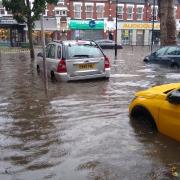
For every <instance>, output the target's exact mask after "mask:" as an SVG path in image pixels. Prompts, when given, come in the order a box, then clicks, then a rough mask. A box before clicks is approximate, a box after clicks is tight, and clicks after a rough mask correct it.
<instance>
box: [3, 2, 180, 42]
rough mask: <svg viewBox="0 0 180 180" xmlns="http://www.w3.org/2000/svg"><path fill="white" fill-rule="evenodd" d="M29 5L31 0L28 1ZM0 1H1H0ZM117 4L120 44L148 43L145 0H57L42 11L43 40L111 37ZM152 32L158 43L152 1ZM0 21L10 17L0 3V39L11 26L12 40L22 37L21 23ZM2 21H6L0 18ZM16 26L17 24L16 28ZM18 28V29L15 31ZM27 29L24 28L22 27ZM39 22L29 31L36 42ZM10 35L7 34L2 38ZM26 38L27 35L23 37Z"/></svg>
mask: <svg viewBox="0 0 180 180" xmlns="http://www.w3.org/2000/svg"><path fill="white" fill-rule="evenodd" d="M30 1H31V4H32V3H33V0H30ZM0 2H1V1H0ZM116 5H117V9H118V11H117V14H118V16H117V29H118V31H117V39H118V43H121V44H124V45H126V44H127V45H149V44H150V43H151V36H152V9H153V0H149V1H148V3H145V1H144V0H118V3H117V4H116V0H59V2H58V4H57V5H56V6H54V5H47V9H46V11H45V13H44V22H45V23H44V26H45V27H44V28H45V35H46V42H48V41H50V40H52V39H76V38H81V39H102V38H110V35H112V37H111V38H113V39H114V38H115V22H116V21H115V19H116ZM175 15H176V22H177V31H178V32H179V31H180V23H179V21H180V4H179V0H177V1H176V3H175ZM154 17H155V26H154V27H155V31H154V36H155V39H154V43H159V36H160V33H159V28H160V25H159V18H158V6H157V2H156V4H155V16H154ZM3 20H12V15H11V14H10V13H9V12H6V11H5V10H4V8H3V7H2V6H1V4H0V41H1V40H3V38H2V36H1V31H6V34H8V33H9V34H12V32H13V31H12V30H11V31H12V32H11V31H8V27H9V28H11V29H12V27H13V28H15V29H16V31H15V30H14V32H16V34H15V35H14V37H15V39H14V40H13V41H16V42H18V41H22V40H23V35H24V32H23V28H24V26H22V25H19V24H18V23H15V22H14V23H15V24H16V25H12V24H11V26H8V25H5V24H2V23H1V21H2V22H3ZM4 22H6V21H4ZM18 26H20V27H18ZM19 28H20V30H19ZM24 30H25V31H27V28H24ZM40 32H41V29H40V22H39V21H37V22H36V23H35V28H34V32H33V36H34V43H35V44H39V43H40V42H41V41H40V37H41V35H40ZM12 38H13V36H11V35H7V38H6V39H9V40H10V39H12ZM26 38H27V37H26Z"/></svg>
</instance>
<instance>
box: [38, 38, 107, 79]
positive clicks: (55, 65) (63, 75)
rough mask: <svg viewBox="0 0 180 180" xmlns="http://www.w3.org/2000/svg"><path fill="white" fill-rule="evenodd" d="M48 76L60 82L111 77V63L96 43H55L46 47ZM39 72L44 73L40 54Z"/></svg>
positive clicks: (74, 41)
mask: <svg viewBox="0 0 180 180" xmlns="http://www.w3.org/2000/svg"><path fill="white" fill-rule="evenodd" d="M46 64H47V75H48V76H49V77H51V79H56V80H59V81H74V80H84V79H95V78H106V79H108V78H109V77H110V61H109V59H108V57H107V56H106V55H105V54H104V53H103V51H102V50H101V49H100V48H99V46H98V45H97V44H96V43H95V42H94V41H87V40H86V41H84V40H67V41H59V42H58V41H53V42H50V43H49V44H48V45H47V47H46ZM37 71H38V72H41V71H43V55H42V53H41V52H40V53H38V57H37Z"/></svg>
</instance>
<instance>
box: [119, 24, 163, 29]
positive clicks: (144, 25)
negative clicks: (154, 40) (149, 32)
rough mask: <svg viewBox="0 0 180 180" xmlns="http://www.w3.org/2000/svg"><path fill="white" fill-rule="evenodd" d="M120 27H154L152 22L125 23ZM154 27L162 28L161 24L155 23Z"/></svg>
mask: <svg viewBox="0 0 180 180" xmlns="http://www.w3.org/2000/svg"><path fill="white" fill-rule="evenodd" d="M120 29H152V23H124V24H122V26H121V27H120ZM154 29H158V30H159V29H160V24H159V23H155V24H154Z"/></svg>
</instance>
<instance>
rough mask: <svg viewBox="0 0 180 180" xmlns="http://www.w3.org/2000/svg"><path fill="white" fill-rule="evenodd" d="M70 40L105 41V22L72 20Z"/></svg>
mask: <svg viewBox="0 0 180 180" xmlns="http://www.w3.org/2000/svg"><path fill="white" fill-rule="evenodd" d="M68 25H69V33H70V35H69V37H70V39H92V40H96V39H103V38H104V36H105V35H104V21H98V20H97V21H96V20H70V21H69V23H68Z"/></svg>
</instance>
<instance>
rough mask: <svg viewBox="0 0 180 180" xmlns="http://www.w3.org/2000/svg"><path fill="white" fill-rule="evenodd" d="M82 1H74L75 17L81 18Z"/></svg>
mask: <svg viewBox="0 0 180 180" xmlns="http://www.w3.org/2000/svg"><path fill="white" fill-rule="evenodd" d="M81 6H82V4H81V3H74V18H75V19H81Z"/></svg>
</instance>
